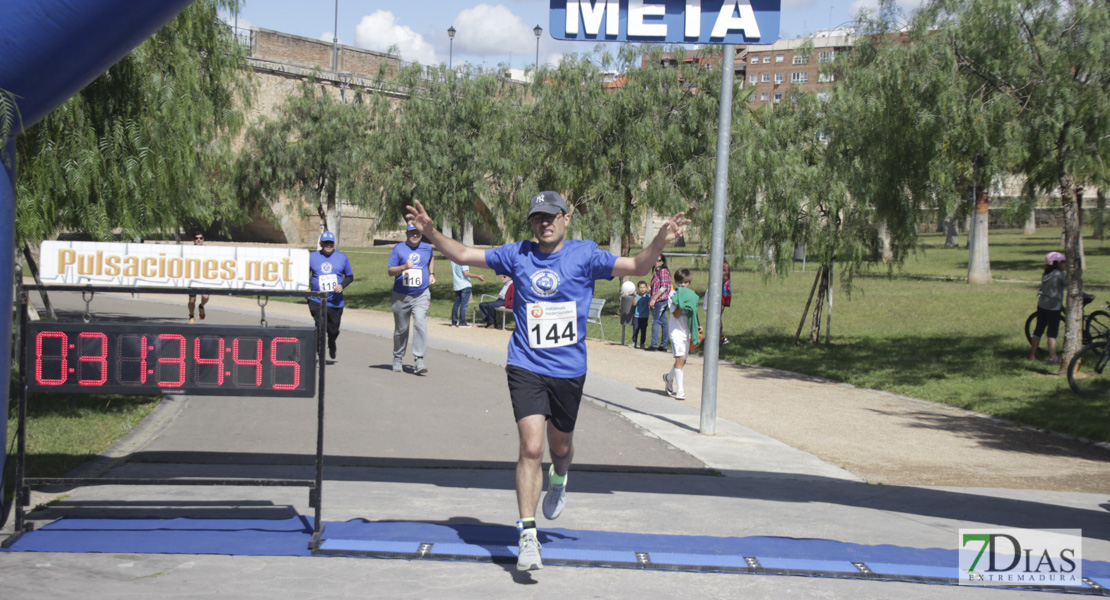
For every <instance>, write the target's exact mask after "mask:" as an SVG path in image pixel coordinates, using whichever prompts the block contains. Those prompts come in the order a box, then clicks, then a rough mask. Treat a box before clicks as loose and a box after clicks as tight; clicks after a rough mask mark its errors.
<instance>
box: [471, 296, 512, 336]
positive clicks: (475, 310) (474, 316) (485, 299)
mask: <svg viewBox="0 0 1110 600" xmlns="http://www.w3.org/2000/svg"><path fill="white" fill-rule="evenodd" d="M494 300H497V295H496V294H482V298H481V299H480V300H478V302H477V303H476V304H474V308H472V309H471V311H470V322H471V324H473V325H477V324H478V315H479V314H480V313H481V311H479V310H478V304H481V303H482V302H493V301H494ZM494 311H495V312H497V313H500V314H501V329H504V328H505V316H506V315H508V316H509V317H512V316H513V309H511V308H505V307H504V306H499V307H497V308H495V309H494ZM484 322H485V321H483V323H484ZM513 324H514V326H515V325H516V320H515V319H514V320H513Z"/></svg>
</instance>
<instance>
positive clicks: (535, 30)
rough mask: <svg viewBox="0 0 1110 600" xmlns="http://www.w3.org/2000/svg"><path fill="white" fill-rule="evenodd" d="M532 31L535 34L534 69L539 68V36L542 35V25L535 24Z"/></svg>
mask: <svg viewBox="0 0 1110 600" xmlns="http://www.w3.org/2000/svg"><path fill="white" fill-rule="evenodd" d="M532 33H534V34H536V71H537V72H538V71H539V70H540V36H541V35H543V27H540V26H539V25H536V26H535V27H533V28H532Z"/></svg>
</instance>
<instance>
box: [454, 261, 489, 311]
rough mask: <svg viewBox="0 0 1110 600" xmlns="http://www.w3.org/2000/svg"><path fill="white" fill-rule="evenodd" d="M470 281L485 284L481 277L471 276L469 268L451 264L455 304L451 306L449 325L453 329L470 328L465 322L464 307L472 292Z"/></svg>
mask: <svg viewBox="0 0 1110 600" xmlns="http://www.w3.org/2000/svg"><path fill="white" fill-rule="evenodd" d="M471 279H477V280H478V281H481V282H483V283H484V282H485V281H486V278H485V277H483V276H481V275H472V274H471V273H470V268H469V267H467V266H465V265H460V264H458V263H455V262H452V263H451V284H452V286H453V287H454V289H455V303H454V304H453V305H451V325H452V326H454V327H470V324H469V323H467V322H466V307H467V305H469V304H470V295H471V294H472V293H473V291H474V284H472V283H470V280H471Z"/></svg>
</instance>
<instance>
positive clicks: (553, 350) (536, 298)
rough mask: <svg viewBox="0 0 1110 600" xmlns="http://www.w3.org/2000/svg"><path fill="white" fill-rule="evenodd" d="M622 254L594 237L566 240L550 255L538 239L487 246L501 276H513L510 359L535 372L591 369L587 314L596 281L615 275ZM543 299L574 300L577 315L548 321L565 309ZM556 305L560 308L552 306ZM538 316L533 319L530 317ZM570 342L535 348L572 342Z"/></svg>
mask: <svg viewBox="0 0 1110 600" xmlns="http://www.w3.org/2000/svg"><path fill="white" fill-rule="evenodd" d="M616 261H617V257H616V256H613V255H612V254H610V253H609V252H604V251H601V250H598V248H597V244H595V243H594V242H592V241H589V240H565V241H564V242H563V247H562V248H561V249H559V251H558V252H554V253H552V254H544V253H542V252H540V251H539V245H538V244H536V243H535V242H532V241H522V242H516V243H514V244H507V245H505V246H501V247H500V248H493V249H490V250H486V264H487V265H489V267H490V268H491V269H493V270H494V272H496V273H497V274H498V275H508V276H509V277H512V279H513V283H514V284H515V289H516V292H515V294H514V295H513V318H514V319H515V320H516V323H517V327H516V329H514V330H513V334H512V336H511V337H510V338H509V358H508V364H509V365H512V366H514V367H520V368H522V369H527V370H529V371H532V372H533V373H539V374H540V375H547V376H548V377H559V378H563V379H570V378H573V377H580V376H582V375H585V374H586V316H587V314H588V313H589V310H590V303H591V302H592V301H593V299H594V281H596V280H598V279H611V278H612V277H613V265H614V264H615V263H616ZM533 303H537V304H542V303H571V304H572V305H573V308H574V316H575V317H576V318H575V319H565V320H562V321H559V320H557V319H556V320H544V319H547V318H548V317H549V316H550V315H552V314H560V315H564V316H565V315H567V314H568V313H567V312H566V308H567V305H563V306H562V307H561V308H562V310H561V311H558V312H557V311H555V310H546V311H545V308H546V307H545V306H536V307H532V308H534V310H532V311H531V314H530V312H529V309H530V307H529V305H530V304H533ZM551 308H555V307H551ZM530 316H532V317H534V318H533V320H531V321H529V317H530ZM568 335H572V336H573V338H574V341H573V342H571V343H569V344H568V345H557V346H554V347H534V345H535V346H545V345H551V344H560V343H566V341H567V336H568Z"/></svg>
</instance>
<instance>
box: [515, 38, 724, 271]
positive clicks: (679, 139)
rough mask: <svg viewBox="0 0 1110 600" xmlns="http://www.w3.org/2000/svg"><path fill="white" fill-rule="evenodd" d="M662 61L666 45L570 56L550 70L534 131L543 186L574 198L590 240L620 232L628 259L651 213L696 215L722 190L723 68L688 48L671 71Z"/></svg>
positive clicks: (534, 168) (533, 174) (532, 175)
mask: <svg viewBox="0 0 1110 600" xmlns="http://www.w3.org/2000/svg"><path fill="white" fill-rule="evenodd" d="M662 57H663V54H662V49H661V48H658V47H650V46H649V47H638V46H632V45H623V46H621V48H620V50H619V52H618V53H617V54H616V55H612V54H609V53H601V54H595V55H588V56H583V57H578V56H572V57H566V58H564V60H563V62H562V63H560V65H559V67H558V68H556V69H549V70H543V71H541V73H540V76H539V77H538V78H537V81H536V83H535V85H534V87H533V93H534V95H535V98H536V101H535V103H534V104H533V105H532V110H531V111H530V113H529V115H528V118H527V122H526V124H525V126H524V130H525V132H526V136H527V138H528V139H529V140H532V141H533V144H532V146H531V151H532V152H533V155H534V160H533V161H531V165H530V169H529V173H528V178H529V180H530V181H532V182H534V187H535V188H536V189H554V190H559V191H561V192H564V195H565V196H566V198H567V200H568V202H570V203H572V204H574V205H575V206H576V208H577V210H579V211H580V215H579V216H578V217H577V221H576V224H575V226H576V227H578V228H580V229H579V231H581V232H582V233H583V234H584V235H586V236H587V237H591V238H594V239H609V237H610V236H611V234H612V233H613V232H614V230H616V231H617V232H619V234H620V238H621V240H622V242H621V249H620V253H621V254H622V255H627V254H628V253H629V249H630V246H631V241H632V235H633V226H634V225H638V224H639V222H640V219H641V218H642V216H643V214H644V212H645V210H646V209H647V208H648V207H651V208H652V209H653V210H655V211H656V212H657V213H659V214H669V213H673V212H678V211H680V210H687V208H688V207H690V206H691V205H693V206H695V207H696V206H697V205H698V203H699V202H703V201H704V200H705V199H706V198H707V196H708V194H709V191H710V189H711V188H712V173H713V157H714V156H715V148H716V123H717V114H718V113H717V107H718V104H719V97H720V91H719V90H720V83H719V82H720V63H719V62H717V63H716V67H715V68H714V67H713V66H712V65H711V64H709V63H708V62H707V61H705V60H704V59H705V58H706V55H703V54H699V55H694V54H690V55H687V53H686V52H685V50H683V49H682V48H674V49H673V52H672V53H671V58H670V60H669V62H671V63H672V64H671V65H670V66H664V65H663V64H662ZM606 72H609V73H612V72H619V73H621V75H620V77H619V78H617V79H615V80H613V79H608V80H607V79H606ZM610 82H611V83H610ZM607 84H608V85H607ZM521 217H523V213H521Z"/></svg>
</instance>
